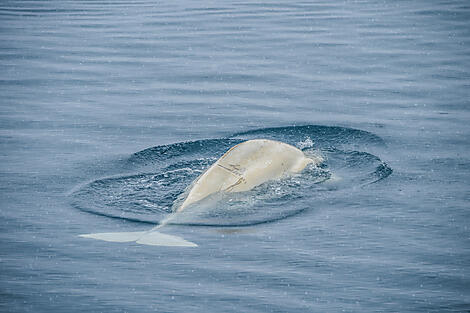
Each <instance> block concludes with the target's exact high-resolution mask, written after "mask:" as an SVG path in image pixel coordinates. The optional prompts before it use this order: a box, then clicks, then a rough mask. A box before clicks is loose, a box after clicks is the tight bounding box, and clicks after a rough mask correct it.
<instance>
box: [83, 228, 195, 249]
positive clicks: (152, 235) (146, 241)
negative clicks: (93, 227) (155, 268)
mask: <svg viewBox="0 0 470 313" xmlns="http://www.w3.org/2000/svg"><path fill="white" fill-rule="evenodd" d="M79 236H80V237H83V238H93V239H98V240H104V241H110V242H136V243H139V244H142V245H150V246H169V247H197V244H195V243H193V242H190V241H187V240H185V239H183V238H181V237H178V236H174V235H167V234H163V233H160V232H157V231H137V232H120V233H96V234H86V235H79Z"/></svg>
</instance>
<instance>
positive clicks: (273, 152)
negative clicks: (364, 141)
mask: <svg viewBox="0 0 470 313" xmlns="http://www.w3.org/2000/svg"><path fill="white" fill-rule="evenodd" d="M320 162H322V158H321V157H320V156H311V157H307V156H305V154H304V153H303V152H302V151H301V150H299V149H297V148H296V147H294V146H291V145H288V144H286V143H283V142H279V141H274V140H268V139H254V140H248V141H245V142H242V143H240V144H238V145H236V146H234V147H232V148H231V149H229V150H228V151H227V152H226V153H225V154H224V155H223V156H222V157H220V158H219V159H218V160H217V161H216V162H215V163H214V164H212V165H211V166H210V167H209V168H208V169H207V170H206V171H205V172H204V173H203V174H202V175H200V176H199V177H198V178H197V179H196V180H195V181H194V182H193V183H192V184H191V185H190V186H189V187H188V189H187V191H186V194H187V195H186V198H185V199H184V201H182V203H181V205H178V206H177V207H176V208H174V209H173V211H174V213H173V214H172V215H170V216H169V217H168V218H166V219H164V220H163V221H162V222H161V223H160V225H158V226H156V227H154V228H152V229H151V230H149V231H143V232H142V231H141V232H118V233H96V234H86V235H80V237H85V238H93V239H99V240H104V241H111V242H137V243H139V244H145V245H155V246H184V247H197V244H195V243H193V242H190V241H187V240H185V239H183V238H181V237H178V236H174V235H167V234H163V233H160V232H158V231H157V230H158V229H160V228H161V227H163V226H165V225H166V224H168V222H169V221H171V219H172V217H173V215H175V214H178V212H180V211H182V210H184V209H185V208H186V207H188V206H190V205H191V204H194V203H196V202H198V201H200V200H203V199H204V198H206V197H207V196H209V195H211V194H214V193H217V192H243V191H247V190H250V189H252V188H254V187H256V186H259V185H261V184H262V183H264V182H267V181H269V180H275V179H280V178H282V177H284V176H287V175H290V174H295V173H299V172H301V171H302V170H303V169H304V168H305V167H306V166H307V165H308V164H309V163H314V164H318V163H320ZM188 190H189V191H188Z"/></svg>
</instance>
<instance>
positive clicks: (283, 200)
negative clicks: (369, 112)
mask: <svg viewBox="0 0 470 313" xmlns="http://www.w3.org/2000/svg"><path fill="white" fill-rule="evenodd" d="M255 138H266V139H273V140H278V141H282V142H286V143H288V144H291V145H294V146H297V147H298V148H299V149H301V150H303V151H304V153H305V154H306V155H309V154H311V155H321V156H322V157H323V158H324V162H323V163H322V164H320V165H319V166H315V165H309V166H307V168H306V169H305V170H304V171H302V173H300V174H296V175H293V176H290V177H287V178H284V179H281V180H277V181H270V182H266V183H264V184H262V185H260V186H258V187H256V188H254V189H252V190H250V191H247V192H240V193H217V194H214V195H211V196H209V197H207V198H206V199H204V200H202V201H200V202H199V203H197V204H194V205H191V206H189V207H187V208H186V209H185V210H184V211H182V212H178V213H177V214H175V215H173V216H172V219H171V223H176V224H189V225H205V226H219V227H221V226H246V225H254V224H260V223H268V222H272V221H277V220H281V219H284V218H287V217H289V216H292V215H296V214H299V213H301V212H303V211H305V210H307V209H309V208H312V207H314V203H315V200H316V199H318V198H320V197H324V196H325V195H330V196H331V195H332V196H334V194H335V193H337V192H341V191H342V190H347V189H348V188H352V187H357V186H364V185H367V184H370V183H374V182H377V181H379V180H381V179H383V178H385V177H387V176H389V175H390V174H391V172H392V169H391V168H390V167H388V166H387V164H385V163H384V162H382V161H381V160H380V158H378V157H377V156H375V155H372V154H369V153H367V152H364V151H361V149H364V148H366V147H367V146H371V145H374V146H377V145H379V146H383V145H384V142H383V140H382V139H381V138H380V137H378V136H376V135H374V134H372V133H369V132H365V131H361V130H355V129H350V128H342V127H327V126H314V125H310V126H292V127H281V128H267V129H258V130H253V131H249V132H243V133H237V134H234V135H233V136H230V137H229V138H221V139H209V140H199V141H192V142H182V143H175V144H171V145H164V146H157V147H152V148H149V149H145V150H143V151H140V152H137V153H135V154H133V155H131V156H130V157H129V158H128V160H126V166H127V168H129V169H130V170H131V171H132V172H134V173H135V174H132V175H122V176H114V177H107V178H102V179H98V180H95V181H92V182H90V183H88V184H86V185H84V186H82V187H81V188H79V189H78V190H76V191H75V192H73V193H72V205H73V206H74V207H76V208H78V209H80V210H82V211H86V212H90V213H94V214H97V215H102V216H107V217H113V218H120V219H126V220H131V221H137V222H145V223H154V224H158V223H159V222H160V221H162V220H163V219H164V218H166V217H167V216H169V214H170V213H172V210H173V209H172V208H173V206H174V205H175V203H180V202H181V201H182V199H183V197H184V192H185V190H186V188H187V187H188V186H189V185H190V184H191V182H192V181H193V180H195V179H196V178H197V177H198V176H199V175H201V174H202V173H203V172H204V171H205V169H207V168H208V167H209V166H210V165H211V164H212V163H214V162H215V161H216V160H217V159H218V158H219V157H220V156H222V155H223V154H224V153H225V152H226V151H227V150H228V149H230V148H231V147H232V146H234V145H236V144H238V143H240V142H242V141H245V140H249V139H255Z"/></svg>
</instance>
